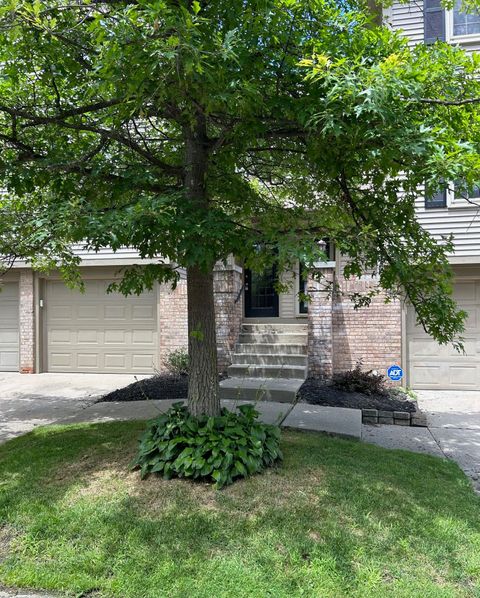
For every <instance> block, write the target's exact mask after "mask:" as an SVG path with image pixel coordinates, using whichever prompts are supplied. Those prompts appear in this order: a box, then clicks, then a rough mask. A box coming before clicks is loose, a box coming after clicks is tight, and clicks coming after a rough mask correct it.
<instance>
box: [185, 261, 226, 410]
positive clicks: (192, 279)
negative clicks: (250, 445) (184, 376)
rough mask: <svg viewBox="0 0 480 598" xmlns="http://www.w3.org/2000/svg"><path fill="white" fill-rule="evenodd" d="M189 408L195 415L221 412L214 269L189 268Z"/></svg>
mask: <svg viewBox="0 0 480 598" xmlns="http://www.w3.org/2000/svg"><path fill="white" fill-rule="evenodd" d="M187 293H188V353H189V355H190V377H189V382H188V409H189V411H190V413H191V414H192V415H195V416H199V415H204V414H205V415H219V413H220V401H219V398H218V373H217V342H216V331H215V306H214V299H213V271H210V272H207V273H206V272H203V271H202V270H200V269H199V268H197V267H195V266H194V267H191V268H187Z"/></svg>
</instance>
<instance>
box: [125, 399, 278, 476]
mask: <svg viewBox="0 0 480 598" xmlns="http://www.w3.org/2000/svg"><path fill="white" fill-rule="evenodd" d="M258 415H259V414H258V412H257V411H256V410H255V408H254V407H253V406H252V405H242V406H240V407H239V408H238V412H236V413H234V412H231V411H228V410H227V409H222V411H221V415H220V416H218V417H207V416H201V417H194V416H192V415H190V414H189V412H188V410H187V408H186V407H184V406H183V404H182V403H175V404H174V405H173V406H172V407H171V408H170V409H169V410H168V411H167V412H166V413H164V414H162V415H161V416H160V417H158V418H157V419H155V420H153V421H151V422H150V423H149V425H148V428H147V430H146V431H145V433H144V435H143V437H142V438H141V440H140V446H139V450H138V455H137V457H136V459H135V461H134V463H133V467H134V468H139V469H140V473H141V475H142V477H145V476H147V475H148V474H152V473H157V474H160V475H162V476H163V477H164V478H166V479H170V478H172V477H180V478H191V479H194V480H205V481H210V482H214V485H215V487H216V488H222V487H223V486H226V485H228V484H231V483H232V482H234V481H235V480H236V479H238V478H244V477H247V476H249V475H252V474H254V473H258V472H260V471H262V470H263V469H265V468H266V467H269V466H271V465H273V464H274V463H275V462H276V461H278V460H280V459H281V458H282V453H281V450H280V428H279V427H277V426H273V425H269V424H264V423H262V422H260V421H258Z"/></svg>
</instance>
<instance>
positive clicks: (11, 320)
mask: <svg viewBox="0 0 480 598" xmlns="http://www.w3.org/2000/svg"><path fill="white" fill-rule="evenodd" d="M0 288H1V290H0V371H1V372H15V371H17V370H18V368H19V345H20V342H19V341H20V337H19V309H18V301H19V293H18V283H16V282H6V283H3V284H2V285H1V287H0Z"/></svg>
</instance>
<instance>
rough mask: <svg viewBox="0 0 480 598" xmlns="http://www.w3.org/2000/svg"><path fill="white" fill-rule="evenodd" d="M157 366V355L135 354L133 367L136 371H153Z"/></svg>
mask: <svg viewBox="0 0 480 598" xmlns="http://www.w3.org/2000/svg"><path fill="white" fill-rule="evenodd" d="M154 366H155V355H153V354H152V353H150V354H148V353H147V354H146V355H142V354H135V353H134V354H133V355H132V367H133V368H134V369H145V368H148V369H152V368H153V367H154Z"/></svg>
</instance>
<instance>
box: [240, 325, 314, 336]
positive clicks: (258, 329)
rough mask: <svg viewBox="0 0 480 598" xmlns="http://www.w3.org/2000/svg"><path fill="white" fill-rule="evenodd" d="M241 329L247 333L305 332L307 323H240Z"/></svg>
mask: <svg viewBox="0 0 480 598" xmlns="http://www.w3.org/2000/svg"><path fill="white" fill-rule="evenodd" d="M242 331H243V332H247V333H249V334H258V333H260V334H263V333H265V332H268V333H277V334H278V333H282V332H289V333H302V332H303V333H305V334H306V333H307V324H306V323H305V324H303V323H300V324H282V323H278V324H276V323H275V324H271V323H265V324H246V323H243V324H242Z"/></svg>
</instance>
